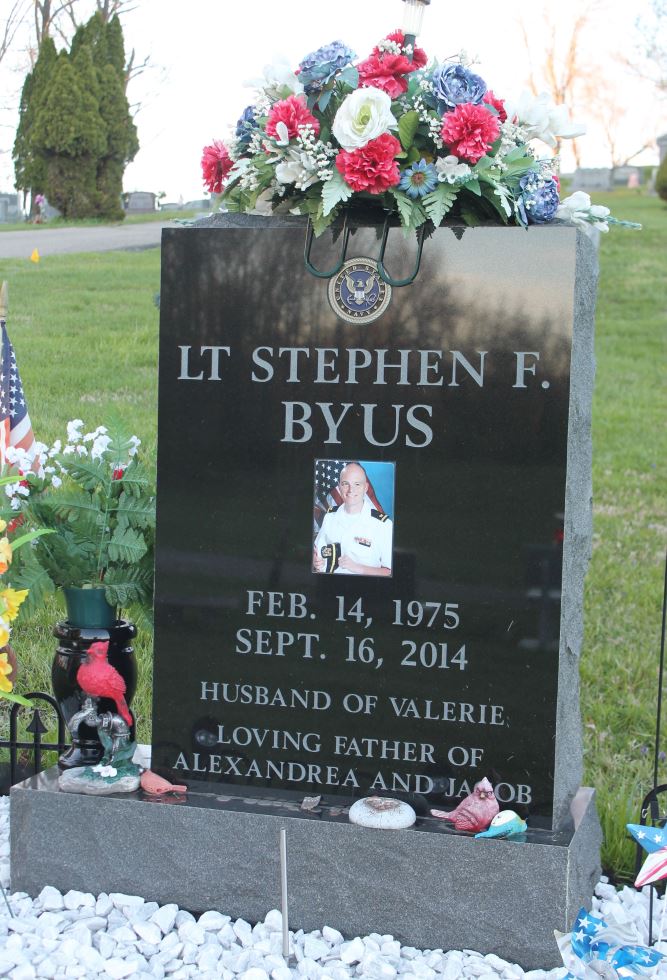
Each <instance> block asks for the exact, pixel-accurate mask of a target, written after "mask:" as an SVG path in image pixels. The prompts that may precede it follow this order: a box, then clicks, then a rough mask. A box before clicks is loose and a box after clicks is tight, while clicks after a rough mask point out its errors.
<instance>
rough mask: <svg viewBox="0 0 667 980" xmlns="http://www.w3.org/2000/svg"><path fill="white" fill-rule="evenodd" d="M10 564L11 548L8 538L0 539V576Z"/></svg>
mask: <svg viewBox="0 0 667 980" xmlns="http://www.w3.org/2000/svg"><path fill="white" fill-rule="evenodd" d="M11 562H12V546H11V544H10V543H9V538H7V537H4V538H0V575H2V574H3V573H4V572H6V571H7V569H8V568H9V566H10V565H11Z"/></svg>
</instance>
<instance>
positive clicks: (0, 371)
mask: <svg viewBox="0 0 667 980" xmlns="http://www.w3.org/2000/svg"><path fill="white" fill-rule="evenodd" d="M6 315H7V285H6V283H3V285H2V291H1V292H0V330H1V332H2V341H1V343H2V347H1V349H0V464H2V465H3V466H4V465H5V463H6V451H7V447H8V446H17V447H18V448H20V449H23V450H25V451H26V452H30V450H31V449H32V448H33V446H34V444H35V436H34V434H33V431H32V424H31V422H30V416H29V415H28V408H27V405H26V400H25V395H24V393H23V385H22V384H21V376H20V375H19V369H18V365H17V363H16V355H15V354H14V348H13V346H12V343H11V341H10V339H9V336H8V334H7V326H6V322H5V317H6Z"/></svg>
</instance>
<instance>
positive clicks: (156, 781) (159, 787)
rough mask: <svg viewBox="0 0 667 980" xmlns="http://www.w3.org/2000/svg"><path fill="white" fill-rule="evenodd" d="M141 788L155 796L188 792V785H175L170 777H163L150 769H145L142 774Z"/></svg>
mask: <svg viewBox="0 0 667 980" xmlns="http://www.w3.org/2000/svg"><path fill="white" fill-rule="evenodd" d="M141 788H142V789H143V790H144V792H146V793H151V794H152V795H153V796H162V794H163V793H187V791H188V787H187V786H175V785H174V784H173V783H170V782H169V780H168V779H163V778H162V776H158V775H157V773H155V772H151V770H150V769H146V770H144V772H142V774H141Z"/></svg>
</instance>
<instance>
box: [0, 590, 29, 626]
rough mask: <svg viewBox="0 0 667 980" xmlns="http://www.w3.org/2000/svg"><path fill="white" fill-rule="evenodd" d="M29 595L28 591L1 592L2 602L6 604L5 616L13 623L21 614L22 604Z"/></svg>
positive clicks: (0, 598) (0, 599)
mask: <svg viewBox="0 0 667 980" xmlns="http://www.w3.org/2000/svg"><path fill="white" fill-rule="evenodd" d="M27 594H28V590H27V589H3V590H2V592H0V601H2V602H4V604H5V612H4V615H5V616H6V617H7V619H8V620H9V622H10V623H12V622H13V621H14V620H15V619H16V617H17V616H18V614H19V609H20V606H21V603H22V602H23V601H24V599H25V597H26V596H27Z"/></svg>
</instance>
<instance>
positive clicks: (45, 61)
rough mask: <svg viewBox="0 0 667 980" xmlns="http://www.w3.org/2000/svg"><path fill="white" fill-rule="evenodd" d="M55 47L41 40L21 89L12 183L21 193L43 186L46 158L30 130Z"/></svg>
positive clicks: (52, 64)
mask: <svg viewBox="0 0 667 980" xmlns="http://www.w3.org/2000/svg"><path fill="white" fill-rule="evenodd" d="M57 57H58V56H57V54H56V46H55V44H54V43H53V40H52V39H51V38H50V37H47V38H45V39H44V41H43V43H42V46H41V47H40V49H39V55H38V57H37V61H36V62H35V66H34V68H33V70H32V71H31V72H30V73H29V74H28V75H27V76H26V79H25V82H24V83H23V91H22V92H21V105H20V109H19V124H18V128H17V130H16V139H15V140H14V150H13V158H14V172H15V174H16V186H17V188H18V189H19V190H21V191H23V193H24V195H26V194H28V193H30V194H32V200H33V202H34V199H35V195H37V194H43V193H44V191H45V188H46V160H45V158H44V156H43V155H42V154H41V153H40V152H38V151H37V150H36V148H35V145H34V140H33V133H34V126H35V120H36V118H37V115H38V112H39V107H40V105H41V103H42V102H43V101H44V99H45V98H46V96H47V94H48V91H49V86H50V78H51V73H52V71H53V69H54V68H55V65H56V61H57Z"/></svg>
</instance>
